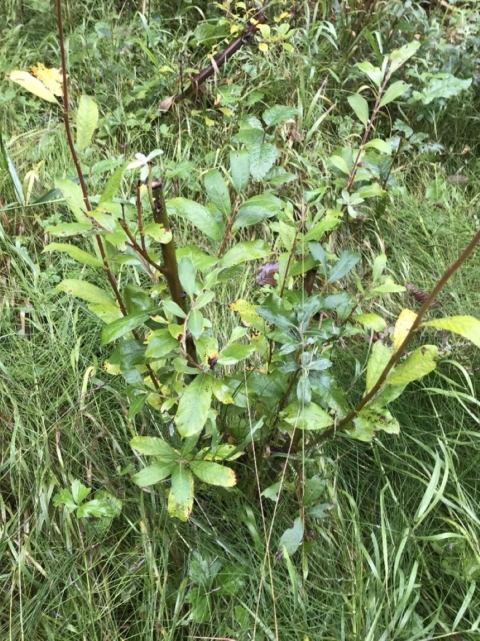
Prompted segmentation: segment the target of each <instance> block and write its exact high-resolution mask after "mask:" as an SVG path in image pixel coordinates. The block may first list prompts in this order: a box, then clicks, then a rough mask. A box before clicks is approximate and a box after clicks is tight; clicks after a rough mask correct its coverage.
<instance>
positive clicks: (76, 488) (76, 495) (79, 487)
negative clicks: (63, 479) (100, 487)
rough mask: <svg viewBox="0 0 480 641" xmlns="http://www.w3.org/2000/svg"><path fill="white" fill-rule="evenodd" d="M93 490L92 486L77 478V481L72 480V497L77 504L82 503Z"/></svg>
mask: <svg viewBox="0 0 480 641" xmlns="http://www.w3.org/2000/svg"><path fill="white" fill-rule="evenodd" d="M91 491H92V489H91V488H90V487H86V486H85V485H83V483H80V481H78V480H77V479H75V481H72V498H73V500H74V501H75V503H76V504H77V505H80V503H81V502H82V501H84V500H85V499H86V498H87V496H88V495H89V494H90V492H91Z"/></svg>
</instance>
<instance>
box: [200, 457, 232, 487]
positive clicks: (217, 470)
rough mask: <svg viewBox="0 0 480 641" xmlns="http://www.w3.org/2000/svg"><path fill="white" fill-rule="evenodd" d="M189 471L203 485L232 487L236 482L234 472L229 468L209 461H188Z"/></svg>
mask: <svg viewBox="0 0 480 641" xmlns="http://www.w3.org/2000/svg"><path fill="white" fill-rule="evenodd" d="M190 469H191V470H192V472H193V473H194V474H195V476H198V478H199V479H200V480H201V481H203V482H204V483H208V484H209V485H220V486H221V487H233V486H234V485H235V483H236V482H237V479H236V478H235V472H234V471H233V470H231V469H230V468H229V467H225V466H224V465H220V464H219V463H210V462H209V461H195V460H193V461H190Z"/></svg>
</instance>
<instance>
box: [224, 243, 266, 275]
mask: <svg viewBox="0 0 480 641" xmlns="http://www.w3.org/2000/svg"><path fill="white" fill-rule="evenodd" d="M269 255H270V247H269V245H268V243H267V242H266V241H264V240H244V241H243V242H241V243H237V244H236V245H234V246H233V247H232V248H231V249H229V250H228V252H227V253H226V254H225V255H224V257H223V258H222V259H221V261H220V262H219V263H218V266H219V267H221V268H222V269H225V268H227V267H233V266H234V265H239V264H240V263H244V262H246V261H248V260H258V259H259V258H265V257H266V256H269Z"/></svg>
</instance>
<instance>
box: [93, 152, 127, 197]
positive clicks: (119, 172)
mask: <svg viewBox="0 0 480 641" xmlns="http://www.w3.org/2000/svg"><path fill="white" fill-rule="evenodd" d="M128 164H129V163H128V162H124V163H123V164H122V165H120V167H117V168H116V169H115V171H114V172H113V174H112V175H111V176H110V177H109V179H108V180H107V184H106V185H105V187H104V189H103V192H102V195H101V196H100V200H99V203H98V205H99V206H100V205H102V204H103V203H106V202H107V203H109V202H112V201H113V199H114V197H115V196H116V195H117V192H118V189H119V187H120V184H121V182H122V178H123V174H124V172H125V169H126V168H127V166H128Z"/></svg>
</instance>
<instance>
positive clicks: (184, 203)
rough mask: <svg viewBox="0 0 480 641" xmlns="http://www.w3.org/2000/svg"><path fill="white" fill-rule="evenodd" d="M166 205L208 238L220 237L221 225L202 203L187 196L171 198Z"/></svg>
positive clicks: (221, 232) (217, 238)
mask: <svg viewBox="0 0 480 641" xmlns="http://www.w3.org/2000/svg"><path fill="white" fill-rule="evenodd" d="M167 207H172V208H173V209H174V210H175V211H176V212H178V213H179V214H180V215H181V216H182V217H183V218H186V219H187V220H188V221H190V222H191V223H192V224H193V225H195V227H197V229H199V230H200V231H201V232H202V233H204V234H205V236H208V238H211V239H212V240H217V241H220V240H221V239H222V236H223V227H222V226H220V225H219V223H218V222H217V220H216V219H215V216H214V215H213V214H212V212H211V211H209V210H208V209H207V208H206V207H204V206H203V205H200V204H199V203H196V202H195V201H194V200H188V199H187V198H171V199H170V200H168V201H167Z"/></svg>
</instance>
